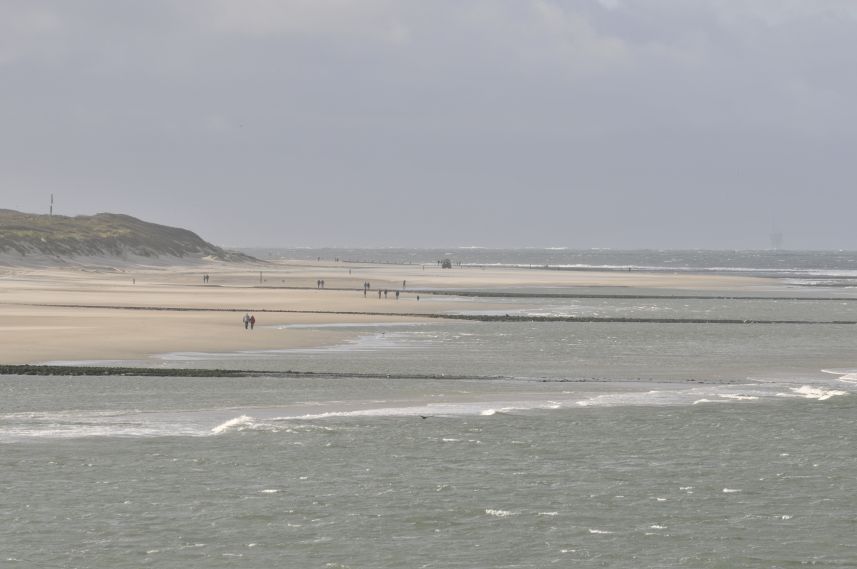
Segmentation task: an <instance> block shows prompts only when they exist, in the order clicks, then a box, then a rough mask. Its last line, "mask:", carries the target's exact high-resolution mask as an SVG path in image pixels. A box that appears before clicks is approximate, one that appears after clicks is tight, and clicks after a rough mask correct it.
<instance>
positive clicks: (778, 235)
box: [771, 221, 783, 251]
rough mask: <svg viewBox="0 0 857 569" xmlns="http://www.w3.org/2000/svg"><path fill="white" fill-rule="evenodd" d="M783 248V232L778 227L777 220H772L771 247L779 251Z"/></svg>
mask: <svg viewBox="0 0 857 569" xmlns="http://www.w3.org/2000/svg"><path fill="white" fill-rule="evenodd" d="M782 248H783V232H782V231H780V230H779V228H778V227H777V222H776V221H772V222H771V249H773V250H774V251H777V250H779V249H782Z"/></svg>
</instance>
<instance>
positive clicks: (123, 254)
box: [0, 209, 253, 261]
mask: <svg viewBox="0 0 857 569" xmlns="http://www.w3.org/2000/svg"><path fill="white" fill-rule="evenodd" d="M0 255H5V256H7V257H8V256H13V257H14V256H20V257H22V258H27V257H47V258H54V259H69V258H74V257H118V258H127V257H145V258H158V257H180V258H203V257H210V258H214V259H218V260H223V261H247V260H253V259H252V257H248V256H246V255H243V254H241V253H235V252H231V251H226V250H224V249H221V248H220V247H217V246H215V245H212V244H211V243H208V242H206V241H204V240H203V239H202V238H200V237H199V236H198V235H197V234H195V233H193V232H192V231H188V230H187V229H181V228H178V227H169V226H166V225H158V224H156V223H149V222H146V221H142V220H140V219H137V218H135V217H131V216H130V215H122V214H116V213H99V214H96V215H79V216H76V217H67V216H63V215H37V214H29V213H22V212H19V211H13V210H8V209H0Z"/></svg>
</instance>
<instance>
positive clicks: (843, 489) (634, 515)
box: [0, 253, 857, 568]
mask: <svg viewBox="0 0 857 569" xmlns="http://www.w3.org/2000/svg"><path fill="white" fill-rule="evenodd" d="M689 255H690V254H689ZM832 255H834V256H838V255H842V254H839V253H836V254H832ZM533 259H534V261H535V262H538V261H539V259H537V258H536V257H535V256H533ZM825 263H828V264H830V265H832V264H834V263H833V262H831V261H830V259H828V258H826V257H825V258H823V259H822V260H819V261H817V264H818V265H824V264H825ZM617 264H618V263H617ZM766 268H767V267H766ZM808 270H811V267H810V269H808ZM824 270H830V269H829V268H825V269H824ZM777 286H782V287H783V288H782V290H783V291H784V294H783V296H784V297H789V298H793V297H794V296H796V295H799V294H803V291H802V290H795V287H797V289H801V288H805V289H811V294H812V295H813V296H829V297H830V298H831V299H834V298H835V300H828V301H804V300H794V299H792V300H775V301H772V300H759V301H747V300H741V301H728V300H693V301H689V300H676V299H669V298H666V299H645V300H635V299H628V300H621V301H620V300H619V299H616V300H615V301H614V302H611V301H610V300H609V299H607V300H598V301H597V302H593V301H592V300H585V301H583V300H581V301H580V303H578V301H574V302H567V301H565V300H563V301H561V303H560V304H557V301H556V299H532V298H528V299H526V300H509V301H508V302H509V305H508V306H509V308H510V310H522V311H529V310H534V311H544V312H548V313H553V312H560V313H563V311H566V312H569V313H574V312H575V311H577V310H583V311H587V310H588V311H591V312H598V313H601V312H604V313H610V314H627V313H629V312H630V313H640V312H647V311H649V312H653V313H656V314H667V313H668V314H670V315H678V317H683V316H688V315H694V314H700V313H707V311H713V312H714V313H717V314H724V313H726V314H729V315H738V316H740V315H741V314H749V315H752V316H753V318H757V317H758V318H760V319H764V318H770V319H780V320H792V319H795V320H801V319H802V320H806V321H826V320H832V319H835V317H836V316H837V315H838V314H840V312H839V311H840V310H842V311H845V312H847V311H848V310H852V308H850V306H851V305H850V304H848V302H850V301H847V300H845V301H843V300H842V297H843V296H847V289H845V294H844V295H843V287H841V286H836V287H831V288H830V289H827V288H824V287H819V286H818V285H817V284H815V283H813V284H811V285H810V286H806V287H800V286H798V285H795V284H793V283H782V282H778V284H777ZM786 289H788V290H786ZM493 302H494V301H493V300H492V303H493ZM843 302H844V304H842V303H843ZM840 306H841V307H842V308H839V307H840ZM645 307H649V308H648V309H647V308H645ZM779 316H783V318H778V317H779ZM391 324H392V323H391ZM264 325H269V326H272V327H278V326H281V327H284V328H283V329H288V328H287V327H288V326H291V325H292V324H290V323H289V322H288V321H287V319H284V320H283V321H281V322H270V323H266V324H264ZM330 332H331V330H330V329H325V330H324V333H325V335H326V336H327V335H329V333H330ZM855 332H857V326H853V325H851V326H849V325H835V324H818V323H805V324H699V323H697V324H686V323H679V324H675V323H671V324H667V323H657V322H652V323H641V322H635V323H621V322H592V323H579V322H469V321H449V322H431V323H428V324H421V325H417V326H399V325H390V326H385V325H383V323H382V325H376V326H364V327H362V328H361V327H360V326H357V325H356V324H355V325H352V326H345V327H344V328H343V335H342V338H341V341H338V342H334V343H333V344H331V345H329V346H322V347H319V348H315V349H312V350H279V351H277V350H274V351H255V352H236V353H231V354H199V353H192V354H189V353H183V354H177V353H173V354H161V355H160V357H159V359H158V360H155V361H154V362H152V361H149V362H137V363H138V364H143V363H145V364H146V365H153V364H154V365H164V366H169V367H181V366H185V367H218V368H228V367H232V368H241V369H259V370H268V371H270V372H273V373H272V375H258V376H251V377H240V378H197V377H124V376H123V377H109V376H108V377H23V376H3V377H0V488H2V500H0V566H3V567H6V566H9V567H28V568H29V567H33V568H36V567H38V568H42V567H47V568H51V567H64V568H65V567H68V568H72V567H75V568H77V567H81V568H83V567H93V568H96V567H97V568H101V567H103V568H123V567H145V566H151V567H234V566H240V567H259V568H263V567H264V568H267V567H468V568H469V567H516V568H529V567H532V568H535V567H548V566H554V565H555V566H572V567H628V568H632V567H633V568H637V567H718V568H719V567H723V568H727V567H729V568H731V567H803V566H823V567H853V566H857V539H855V538H854V535H855V527H857V498H855V496H857V482H855V478H854V472H855V471H857V470H855V469H857V452H855V451H854V448H855V442H857V441H855V437H857V435H855V427H856V426H857V425H855V416H856V415H855V413H857V397H855V395H857V393H856V392H857V374H855V373H854V372H855V368H857V365H855V359H854V353H855V352H854V347H855V338H856V337H857V335H855ZM284 370H302V371H315V372H319V373H321V374H322V375H319V376H311V375H307V376H298V377H293V376H286V375H283V374H280V375H277V373H276V372H278V371H280V372H282V371H284ZM325 374H326V375H325ZM349 374H352V375H349Z"/></svg>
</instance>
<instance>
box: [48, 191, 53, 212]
mask: <svg viewBox="0 0 857 569" xmlns="http://www.w3.org/2000/svg"><path fill="white" fill-rule="evenodd" d="M48 214H49V215H51V216H53V215H54V195H53V194H51V208H50V210H48Z"/></svg>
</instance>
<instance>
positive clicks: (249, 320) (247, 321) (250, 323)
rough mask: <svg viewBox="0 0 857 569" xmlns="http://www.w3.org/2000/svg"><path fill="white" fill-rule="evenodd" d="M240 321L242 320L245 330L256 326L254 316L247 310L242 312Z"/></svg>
mask: <svg viewBox="0 0 857 569" xmlns="http://www.w3.org/2000/svg"><path fill="white" fill-rule="evenodd" d="M242 321H243V322H244V329H245V330H248V329H249V330H252V329H253V328H254V327H255V326H256V317H255V316H254V315H252V314H250V313H248V312H245V313H244V318H243V319H242Z"/></svg>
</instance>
